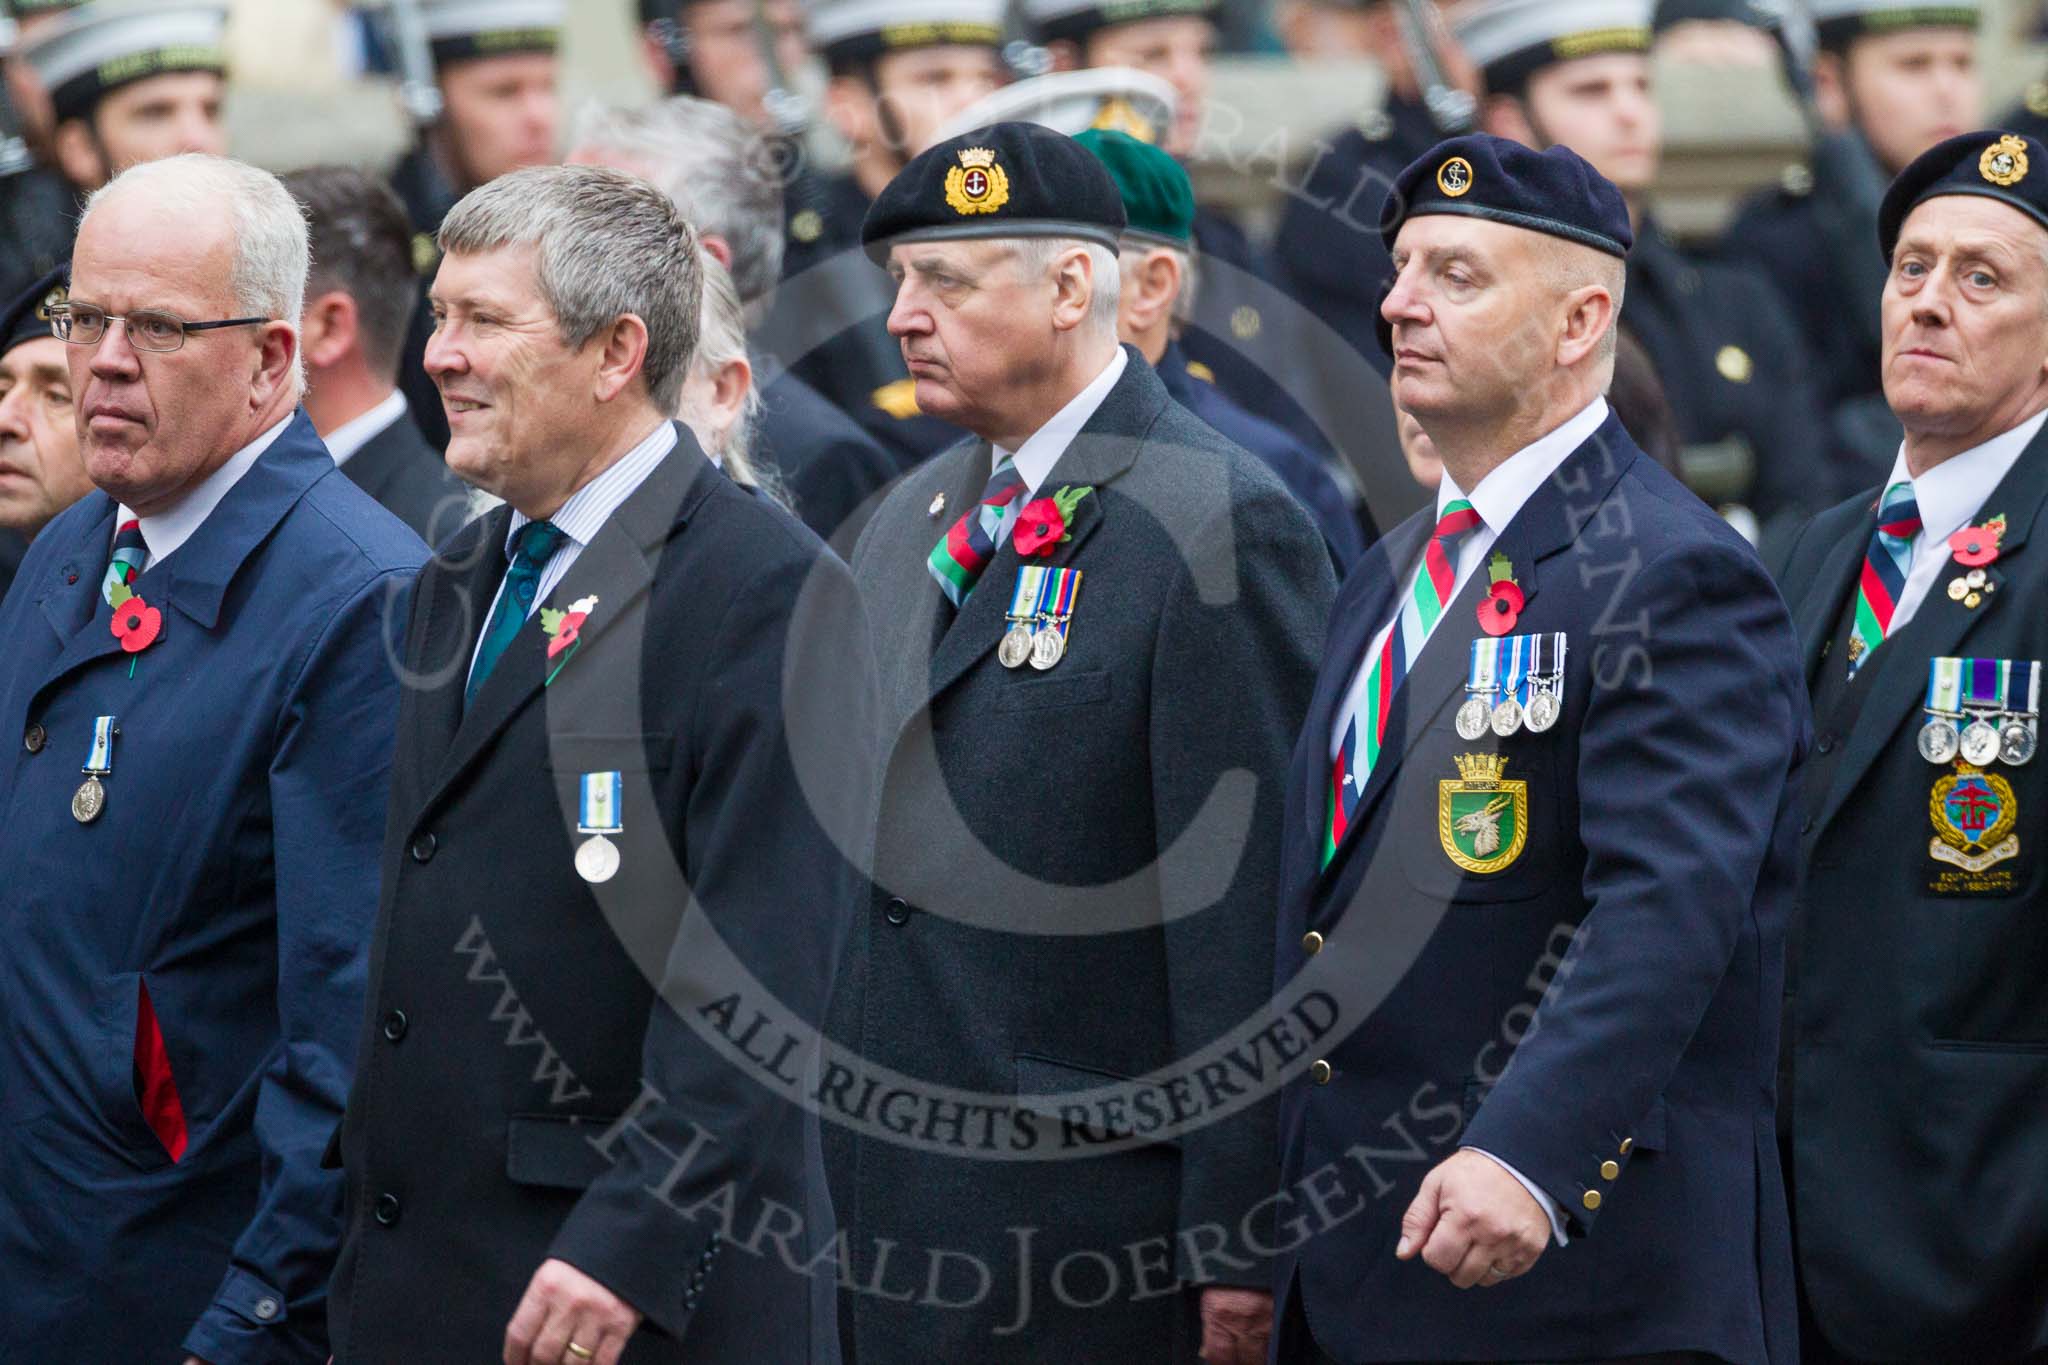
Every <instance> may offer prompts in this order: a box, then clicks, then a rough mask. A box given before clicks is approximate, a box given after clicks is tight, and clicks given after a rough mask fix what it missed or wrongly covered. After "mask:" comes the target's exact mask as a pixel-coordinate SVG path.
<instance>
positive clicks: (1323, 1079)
mask: <svg viewBox="0 0 2048 1365" xmlns="http://www.w3.org/2000/svg"><path fill="white" fill-rule="evenodd" d="M1332 1074H1333V1073H1332V1072H1331V1070H1330V1064H1329V1063H1328V1062H1326V1061H1324V1060H1323V1059H1322V1058H1320V1057H1318V1058H1316V1059H1315V1060H1314V1061H1312V1062H1310V1063H1309V1064H1308V1078H1309V1079H1310V1080H1312V1081H1314V1082H1315V1083H1316V1084H1317V1085H1328V1084H1329V1083H1330V1077H1331V1075H1332Z"/></svg>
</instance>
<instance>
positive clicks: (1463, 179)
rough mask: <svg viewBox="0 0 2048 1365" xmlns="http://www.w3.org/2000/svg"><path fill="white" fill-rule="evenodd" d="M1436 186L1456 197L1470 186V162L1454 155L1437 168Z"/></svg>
mask: <svg viewBox="0 0 2048 1365" xmlns="http://www.w3.org/2000/svg"><path fill="white" fill-rule="evenodd" d="M1436 187H1437V188H1438V189H1440V190H1442V191H1443V192H1444V193H1445V194H1447V195H1449V196H1450V197H1451V198H1453V199H1456V198H1459V197H1460V196H1462V195H1463V194H1464V193H1465V192H1466V191H1467V190H1469V189H1471V188H1472V163H1471V162H1469V161H1467V160H1466V159H1465V158H1464V157H1462V156H1454V157H1452V158H1451V159H1450V160H1449V161H1446V162H1445V163H1444V164H1443V165H1442V166H1441V167H1439V168H1438V170H1437V173H1436Z"/></svg>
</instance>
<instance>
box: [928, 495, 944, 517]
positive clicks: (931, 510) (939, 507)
mask: <svg viewBox="0 0 2048 1365" xmlns="http://www.w3.org/2000/svg"><path fill="white" fill-rule="evenodd" d="M945 510H946V495H945V494H944V493H934V494H932V505H931V506H930V507H927V508H925V509H924V514H925V515H926V516H927V517H930V518H931V519H932V520H933V521H937V520H938V519H939V516H940V514H941V513H943V512H944V511H945Z"/></svg>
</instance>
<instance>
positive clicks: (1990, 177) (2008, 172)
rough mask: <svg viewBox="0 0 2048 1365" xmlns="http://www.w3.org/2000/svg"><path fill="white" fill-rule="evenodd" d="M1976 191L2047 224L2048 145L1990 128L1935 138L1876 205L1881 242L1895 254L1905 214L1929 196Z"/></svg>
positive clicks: (1887, 253) (1887, 255)
mask: <svg viewBox="0 0 2048 1365" xmlns="http://www.w3.org/2000/svg"><path fill="white" fill-rule="evenodd" d="M1944 194H1972V195H1978V196H1981V197H1982V198H1985V199H1996V200H1998V201H1999V202H2000V203H2002V204H2010V205H2011V206H2012V207H2014V208H2016V209H2018V210H2019V211H2020V212H2021V213H2024V214H2026V215H2027V217H2029V218H2031V219H2033V220H2034V221H2035V222H2037V223H2039V224H2040V225H2041V226H2042V227H2043V228H2048V146H2044V145H2043V144H2042V143H2040V142H2039V141H2037V140H2035V139H2034V138H2030V137H2022V136H2020V135H2019V134H2018V133H2008V132H2006V131H2004V130H2003V129H2000V128H1987V129H1985V130H1984V131H1982V132H1978V133H1963V134H1961V135H1960V136H1957V137H1952V138H1949V139H1948V140H1947V141H1945V142H1937V143H1936V144H1934V146H1932V147H1930V148H1928V149H1927V150H1926V151H1924V152H1922V153H1921V154H1920V155H1919V156H1917V157H1915V158H1914V159H1913V162H1912V164H1911V165H1909V166H1907V167H1906V169H1905V170H1903V171H1900V172H1899V178H1898V179H1896V180H1894V181H1892V183H1891V188H1890V189H1888V190H1886V191H1885V192H1884V202H1883V203H1882V204H1881V205H1879V206H1878V210H1877V244H1878V249H1879V250H1881V251H1883V252H1884V258H1885V259H1886V260H1887V261H1889V260H1890V259H1891V258H1892V248H1893V247H1895V246H1897V245H1898V243H1899V229H1900V228H1901V227H1903V226H1904V225H1905V222H1906V217H1907V215H1908V214H1910V213H1912V212H1913V210H1914V209H1916V208H1918V207H1919V206H1920V205H1921V204H1923V203H1925V202H1926V201H1927V200H1929V199H1934V198H1938V197H1939V196H1941V195H1944Z"/></svg>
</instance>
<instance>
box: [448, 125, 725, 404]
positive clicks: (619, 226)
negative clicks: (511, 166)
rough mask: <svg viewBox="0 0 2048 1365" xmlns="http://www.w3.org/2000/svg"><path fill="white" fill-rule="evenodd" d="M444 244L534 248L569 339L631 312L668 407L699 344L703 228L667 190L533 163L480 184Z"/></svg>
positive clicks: (453, 213) (651, 377)
mask: <svg viewBox="0 0 2048 1365" xmlns="http://www.w3.org/2000/svg"><path fill="white" fill-rule="evenodd" d="M439 241H440V244H441V250H443V251H445V252H449V253H451V254H454V255H463V256H470V255H477V254H479V253H482V252H486V251H496V250H498V249H499V248H501V247H508V246H531V247H533V248H535V268H534V274H535V276H536V283H537V284H538V285H539V288H540V294H541V298H542V299H544V300H545V301H546V302H547V305H548V307H549V308H550V309H551V310H552V311H553V312H554V315H555V324H556V326H557V327H558V328H559V329H560V332H561V337H562V341H563V343H564V344H565V345H568V346H569V347H571V348H576V347H581V346H582V345H584V344H585V343H586V342H588V341H589V340H590V339H591V338H592V337H595V336H596V335H598V334H599V333H600V332H602V331H604V330H605V329H606V328H608V327H610V326H612V324H614V323H616V322H617V321H618V320H619V319H620V318H622V317H624V316H625V315H626V314H628V313H631V314H632V315H633V316H635V317H637V318H639V319H640V321H641V322H642V323H644V324H646V327H647V357H646V359H645V361H644V362H643V363H642V365H641V368H640V377H641V379H642V380H643V381H644V382H645V384H646V386H647V396H648V398H649V399H650V400H651V401H652V402H653V403H654V405H655V406H656V407H658V408H660V409H661V410H662V411H663V412H665V413H668V412H674V411H675V410H676V404H677V402H678V400H679V399H680V398H681V397H682V392H683V380H684V378H685V377H686V376H687V375H688V373H689V367H690V357H691V355H692V353H694V352H695V350H696V349H697V314H698V310H699V309H700V307H701V306H702V298H703V283H702V273H703V272H702V271H701V270H700V269H699V268H698V265H697V234H696V232H695V230H694V229H692V228H691V227H690V225H689V224H688V223H687V222H685V221H683V217H682V215H681V214H680V213H678V212H677V211H676V206H675V205H674V204H673V203H672V202H670V200H669V198H668V196H667V195H665V194H663V193H661V191H659V190H657V189H655V188H654V186H652V185H650V184H648V183H647V182H646V181H644V180H641V179H639V178H637V177H635V176H630V175H626V174H624V173H622V172H619V171H614V170H608V169H606V168H604V167H602V166H532V167H528V168H527V169H525V170H520V171H513V172H512V173H511V174H509V175H501V176H499V177H498V178H497V179H496V180H493V181H491V182H490V183H489V184H488V185H485V186H483V187H482V188H481V189H477V190H473V191H471V192H470V193H469V194H468V195H466V196H465V197H464V198H463V200H462V202H461V203H459V204H457V205H456V206H455V207H454V208H452V209H450V210H449V211H448V216H447V217H446V218H445V219H443V220H442V222H441V231H440V235H439Z"/></svg>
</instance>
